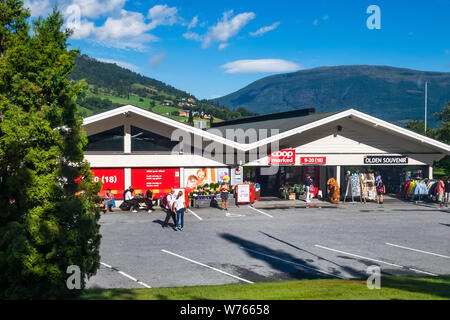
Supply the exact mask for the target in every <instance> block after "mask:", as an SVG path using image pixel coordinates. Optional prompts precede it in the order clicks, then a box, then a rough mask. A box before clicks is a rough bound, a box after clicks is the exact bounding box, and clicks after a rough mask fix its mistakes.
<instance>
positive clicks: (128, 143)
mask: <svg viewBox="0 0 450 320" xmlns="http://www.w3.org/2000/svg"><path fill="white" fill-rule="evenodd" d="M123 146H124V152H125V153H131V125H129V124H125V137H124V141H123Z"/></svg>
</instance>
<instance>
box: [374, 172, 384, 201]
mask: <svg viewBox="0 0 450 320" xmlns="http://www.w3.org/2000/svg"><path fill="white" fill-rule="evenodd" d="M376 188H377V202H378V204H383V194H385V193H386V186H385V185H384V183H383V179H381V177H380V179H378V183H377V187H376Z"/></svg>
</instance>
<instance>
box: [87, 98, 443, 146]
mask: <svg viewBox="0 0 450 320" xmlns="http://www.w3.org/2000/svg"><path fill="white" fill-rule="evenodd" d="M126 112H133V113H136V114H138V115H140V116H143V117H146V118H148V119H151V120H154V121H158V122H161V123H164V124H166V125H169V126H171V127H174V128H178V129H182V130H184V131H186V132H189V133H192V134H195V135H198V136H201V137H204V138H206V139H209V140H212V141H217V142H219V143H222V144H224V145H227V146H230V147H233V148H235V149H238V150H241V151H249V150H254V149H256V148H258V147H261V146H264V145H266V144H269V143H271V142H273V141H276V140H280V139H283V138H287V137H289V136H292V135H295V134H299V133H302V132H305V131H307V130H311V129H314V128H316V127H319V126H322V125H325V124H328V123H330V122H333V121H336V120H339V119H342V118H346V117H354V118H357V119H359V120H362V121H366V122H369V123H372V124H373V125H374V126H375V127H379V128H380V129H383V130H385V131H390V132H393V133H396V134H400V135H403V136H405V137H407V138H410V139H412V140H415V141H417V142H418V143H421V144H424V145H426V146H428V147H431V148H433V149H437V150H439V151H440V152H442V153H446V154H450V145H448V144H446V143H443V142H440V141H437V140H434V139H431V138H429V137H426V136H423V135H421V134H418V133H415V132H413V131H411V130H408V129H405V128H402V127H399V126H397V125H394V124H392V123H389V122H387V121H384V120H381V119H379V118H375V117H372V116H370V115H368V114H366V113H363V112H360V111H357V110H355V109H348V110H345V111H342V112H339V113H336V114H333V115H331V116H329V117H326V118H323V119H320V120H317V121H314V122H311V123H308V124H306V125H303V126H300V127H298V128H295V129H292V130H288V131H285V132H282V133H279V134H277V135H273V136H271V137H268V138H265V139H262V140H258V141H256V142H254V143H251V144H244V143H238V142H234V141H231V140H229V139H226V138H224V137H221V136H217V135H215V134H212V133H209V132H207V131H204V130H201V129H198V128H195V127H191V126H190V125H187V124H184V123H181V122H179V121H176V120H173V119H170V118H167V117H165V116H162V115H159V114H156V113H153V112H150V111H147V110H144V109H141V108H138V107H135V106H132V105H126V106H123V107H119V108H116V109H113V110H110V111H106V112H103V113H100V114H97V115H94V116H91V117H88V118H85V119H84V121H83V125H88V124H92V123H94V122H97V121H100V120H104V119H107V118H110V117H113V116H116V115H119V114H123V113H126Z"/></svg>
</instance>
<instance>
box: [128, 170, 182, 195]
mask: <svg viewBox="0 0 450 320" xmlns="http://www.w3.org/2000/svg"><path fill="white" fill-rule="evenodd" d="M131 185H132V187H133V188H134V190H135V191H136V193H144V194H145V192H146V191H147V190H152V192H153V195H154V196H155V197H162V196H163V195H165V194H167V193H169V192H170V188H175V189H178V188H180V169H178V168H148V169H131Z"/></svg>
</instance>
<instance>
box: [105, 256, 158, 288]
mask: <svg viewBox="0 0 450 320" xmlns="http://www.w3.org/2000/svg"><path fill="white" fill-rule="evenodd" d="M100 264H102V265H103V266H105V267H106V268H108V269H111V270H114V271H117V273H119V274H121V275H123V276H124V277H127V278H128V279H130V280H132V281H134V282H137V283H139V284H140V285H141V286H143V287H146V288H149V289H150V288H151V287H150V286H149V285H148V284H146V283H144V282H142V281H139V280H138V279H136V278H134V277H132V276H130V275H129V274H126V273H125V272H123V271H120V270H119V269H117V268H114V267H112V266H110V265H109V264H106V263H104V262H100Z"/></svg>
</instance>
